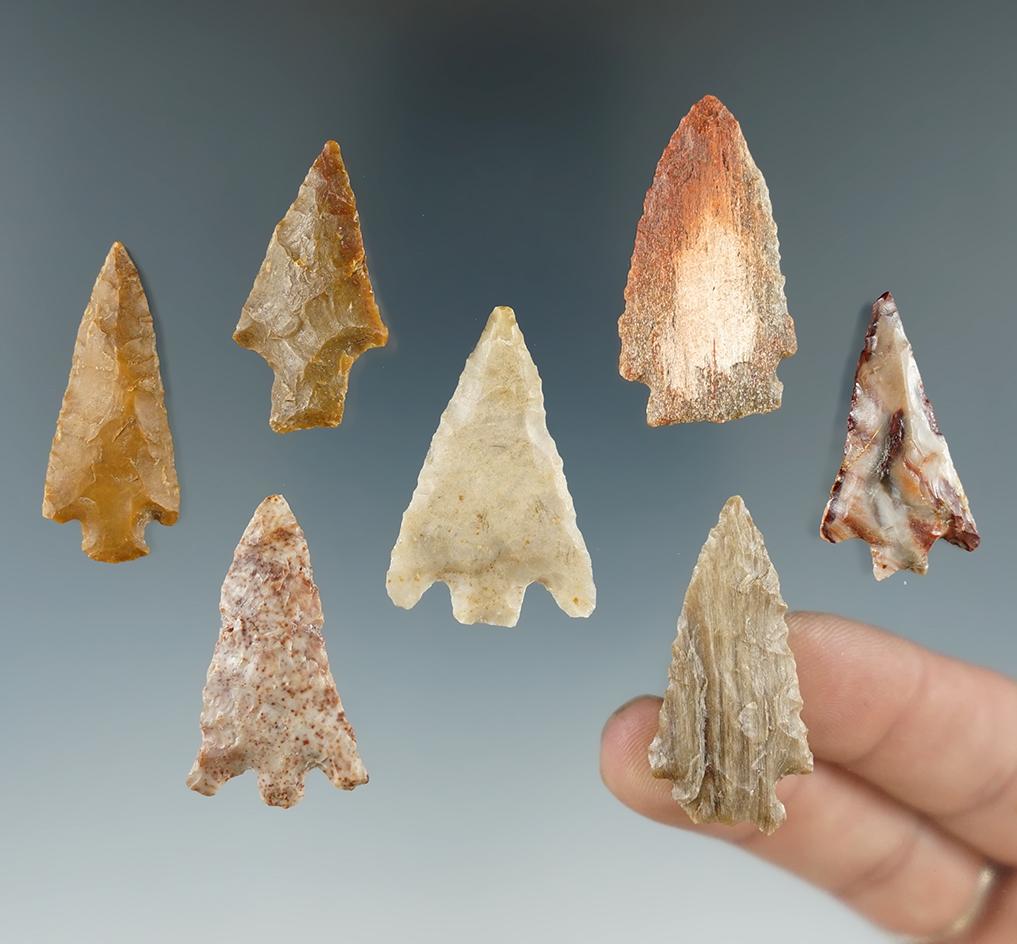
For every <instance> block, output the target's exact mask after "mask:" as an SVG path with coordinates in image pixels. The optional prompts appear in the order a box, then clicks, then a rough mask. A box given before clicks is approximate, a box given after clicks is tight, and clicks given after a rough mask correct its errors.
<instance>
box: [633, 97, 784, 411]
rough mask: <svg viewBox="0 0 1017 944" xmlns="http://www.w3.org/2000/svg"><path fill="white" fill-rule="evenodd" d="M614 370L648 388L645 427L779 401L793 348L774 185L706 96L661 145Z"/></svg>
mask: <svg viewBox="0 0 1017 944" xmlns="http://www.w3.org/2000/svg"><path fill="white" fill-rule="evenodd" d="M618 332H619V335H620V337H621V359H620V362H619V371H620V373H621V375H622V377H624V378H625V379H626V380H637V381H639V382H640V383H644V384H646V385H647V386H648V387H649V388H650V398H649V402H648V403H647V407H646V419H647V422H648V423H649V424H650V425H651V426H661V425H664V424H667V423H693V422H700V421H704V420H709V421H710V422H713V423H724V422H727V421H728V420H732V419H738V418H739V417H742V416H746V415H748V414H751V413H766V412H769V411H771V410H776V409H777V408H778V407H779V406H780V402H781V393H782V390H783V387H782V384H781V382H780V381H779V380H778V379H777V373H776V370H777V365H778V364H779V363H780V361H781V360H782V359H783V358H785V357H790V356H791V355H792V354H794V352H795V350H796V347H797V342H796V340H795V330H794V322H793V321H792V320H791V316H790V315H789V314H788V311H787V301H786V300H785V298H784V276H783V274H782V273H781V270H780V247H779V245H778V242H777V226H776V224H775V223H774V221H773V211H772V208H771V206H770V194H769V192H768V190H767V188H766V182H765V181H764V180H763V176H762V174H760V172H759V169H758V168H757V167H756V165H755V163H754V161H753V160H752V155H751V154H749V149H748V147H747V146H746V144H745V138H744V137H743V136H742V132H741V128H740V127H739V125H738V122H737V121H735V119H734V116H733V115H732V114H731V112H729V111H728V110H727V108H725V107H724V105H723V104H722V103H721V102H720V101H718V100H717V99H716V98H714V97H713V96H712V95H707V96H706V97H705V98H703V99H702V100H701V101H699V102H697V103H696V104H695V105H693V107H692V110H691V111H690V112H689V113H688V114H687V115H686V116H685V117H684V118H683V119H682V121H681V124H679V126H678V130H677V131H675V133H674V135H673V136H672V138H671V140H670V142H669V143H668V145H667V147H666V148H665V149H664V153H663V155H661V158H660V162H659V163H658V165H657V171H656V174H655V175H654V178H653V183H652V184H651V185H650V189H649V191H648V192H647V194H646V201H645V204H644V208H643V216H642V218H641V219H640V221H639V225H638V227H637V229H636V242H635V248H634V249H633V252H632V264H631V267H630V269H629V277H628V284H627V285H626V287H625V312H624V314H622V316H621V318H620V320H619V322H618Z"/></svg>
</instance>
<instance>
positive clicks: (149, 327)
mask: <svg viewBox="0 0 1017 944" xmlns="http://www.w3.org/2000/svg"><path fill="white" fill-rule="evenodd" d="M42 513H43V515H44V516H45V517H46V518H51V519H53V520H54V521H57V522H60V523H61V524H62V523H64V522H67V521H71V520H74V519H77V520H79V521H80V522H81V531H82V544H81V547H82V550H83V551H84V552H85V553H86V554H87V555H88V556H89V557H91V558H92V559H93V560H98V561H106V562H109V563H115V562H119V561H128V560H133V559H134V558H136V557H141V556H143V555H145V554H147V553H148V545H147V544H146V543H145V528H146V526H147V525H148V523H149V522H150V521H153V520H154V521H158V522H160V523H161V524H165V525H171V524H173V523H174V522H176V520H177V518H178V517H179V513H180V488H179V485H178V483H177V473H176V466H175V464H174V459H173V439H172V436H171V434H170V428H169V420H168V418H167V416H166V404H165V398H164V393H163V386H162V377H161V376H160V374H159V355H158V353H157V352H156V346H155V326H154V324H153V321H152V313H151V311H150V310H149V307H148V299H147V298H146V297H145V290H144V288H143V287H142V284H141V277H140V276H139V274H138V270H137V268H136V267H135V265H134V262H133V261H132V260H131V257H130V256H129V255H128V253H127V250H126V249H125V248H124V247H123V244H121V243H119V242H115V243H113V245H112V247H111V248H110V251H109V253H108V255H107V256H106V260H105V262H104V263H103V265H102V269H100V271H99V276H98V278H97V279H96V282H95V286H94V287H93V289H92V295H91V298H90V299H89V302H88V306H87V307H86V308H85V313H84V315H83V316H82V319H81V325H80V327H79V328H78V336H77V340H76V342H75V345H74V355H73V359H72V361H71V372H70V377H69V379H68V382H67V391H66V392H65V393H64V399H63V403H62V405H61V407H60V415H59V417H58V418H57V426H56V434H55V435H54V437H53V446H52V449H51V450H50V455H49V464H48V467H47V469H46V484H45V488H44V492H43V500H42Z"/></svg>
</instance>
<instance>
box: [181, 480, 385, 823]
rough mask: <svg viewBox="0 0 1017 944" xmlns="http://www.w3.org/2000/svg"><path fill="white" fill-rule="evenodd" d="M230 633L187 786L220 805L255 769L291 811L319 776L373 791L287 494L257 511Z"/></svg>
mask: <svg viewBox="0 0 1017 944" xmlns="http://www.w3.org/2000/svg"><path fill="white" fill-rule="evenodd" d="M219 610H220V612H221V613H222V631H221V632H220V634H219V641H218V642H217V643H216V646H215V653H214V655H213V656H212V664H211V665H210V666H209V669H208V678H207V680H206V682H205V691H204V706H203V708H202V712H201V735H202V739H201V750H200V751H199V753H198V757H197V759H196V760H195V762H194V767H193V768H192V769H191V773H190V776H188V778H187V785H188V786H189V787H190V788H191V789H192V790H196V791H197V792H198V793H203V794H205V796H212V795H213V794H214V793H215V792H216V791H217V790H218V789H219V787H221V786H222V785H223V784H224V783H225V782H226V781H227V780H229V779H230V778H231V777H236V776H237V775H238V774H242V773H243V772H244V771H245V770H247V769H248V768H253V769H254V770H256V771H257V772H258V787H259V789H260V791H261V796H262V799H263V800H264V801H265V802H266V803H267V804H268V805H269V806H282V807H289V806H293V804H295V803H296V802H297V801H298V800H300V798H301V797H302V796H303V795H304V775H305V774H306V773H307V771H309V770H310V769H311V768H312V767H318V768H320V769H321V770H323V771H324V772H325V775H326V776H327V777H328V779H329V780H331V781H332V783H333V784H334V785H335V786H337V787H340V788H342V789H343V790H352V789H353V788H354V787H356V786H359V785H360V784H362V783H367V772H366V771H365V770H364V765H363V763H362V762H361V760H360V754H359V752H358V750H357V739H356V735H355V734H354V733H353V728H352V727H351V726H350V723H349V721H347V720H346V713H345V712H344V711H343V705H342V701H340V699H339V693H338V692H337V691H336V687H335V681H334V680H333V678H332V673H331V671H330V670H329V665H328V655H327V654H326V652H325V640H324V638H323V636H322V633H321V629H322V626H323V625H324V623H325V618H324V616H323V615H322V612H321V600H320V598H319V596H318V588H317V587H316V586H315V585H314V575H313V573H312V572H311V557H310V553H309V551H308V549H307V541H306V540H305V539H304V532H303V531H302V530H301V529H300V525H299V524H297V519H296V518H294V516H293V512H292V511H290V506H289V505H288V504H287V503H286V499H285V498H283V497H282V495H271V496H269V497H268V498H266V499H265V500H264V501H263V502H262V503H261V504H260V505H259V506H258V509H257V511H255V512H254V517H253V518H252V519H251V523H250V524H249V525H248V526H247V530H246V531H244V534H243V537H242V538H241V539H240V543H239V544H238V545H237V549H236V553H235V554H234V556H233V564H232V566H231V567H230V569H229V572H228V573H227V574H226V580H225V581H224V583H223V585H222V596H221V598H220V602H219Z"/></svg>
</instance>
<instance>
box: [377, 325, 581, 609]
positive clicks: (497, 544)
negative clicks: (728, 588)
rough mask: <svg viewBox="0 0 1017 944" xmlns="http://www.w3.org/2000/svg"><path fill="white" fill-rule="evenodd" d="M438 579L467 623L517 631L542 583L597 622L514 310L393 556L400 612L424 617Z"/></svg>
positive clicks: (453, 421) (483, 342) (440, 434)
mask: <svg viewBox="0 0 1017 944" xmlns="http://www.w3.org/2000/svg"><path fill="white" fill-rule="evenodd" d="M436 580H440V581H442V582H444V583H445V584H447V585H448V588H449V591H450V593H451V595H452V613H453V615H454V616H455V618H456V619H457V620H459V622H460V623H490V624H492V625H495V626H515V624H516V622H517V621H518V619H519V611H520V609H521V607H522V604H523V595H524V594H525V592H526V588H527V586H529V584H531V583H533V582H534V581H538V582H540V583H542V584H544V586H545V587H547V589H548V590H549V591H550V592H551V595H552V596H553V597H554V599H555V602H557V604H558V606H560V607H561V608H562V609H563V610H564V611H565V612H566V613H568V615H569V616H589V615H590V613H592V612H593V607H594V605H595V602H596V588H595V587H594V585H593V571H592V567H591V564H590V555H589V553H587V550H586V544H585V542H584V541H583V536H582V534H580V532H579V528H578V526H577V525H576V511H575V508H574V506H573V504H572V496H571V495H570V494H569V490H568V484H567V483H566V481H565V474H564V471H563V466H562V460H561V456H560V455H558V450H557V448H556V447H555V444H554V440H553V439H552V438H551V435H550V433H548V431H547V419H546V416H545V413H544V395H543V392H542V390H541V383H540V376H539V375H538V373H537V367H536V365H535V364H534V363H533V359H532V358H531V357H530V352H529V351H528V350H527V349H526V343H525V341H524V340H523V335H522V332H521V331H520V330H519V326H518V325H517V324H516V318H515V314H514V313H513V311H512V309H511V308H495V309H494V311H492V312H491V317H490V319H489V320H488V322H487V327H486V328H484V333H483V334H482V335H481V337H480V341H479V342H478V343H477V347H476V349H475V350H474V351H473V353H472V354H471V355H470V356H469V358H468V359H467V361H466V367H465V369H464V370H463V373H462V376H461V377H460V378H459V385H458V386H457V387H456V390H455V393H454V394H453V395H452V399H451V400H450V401H449V404H448V406H447V407H446V408H445V412H444V413H443V414H442V416H441V422H440V423H439V424H438V430H437V432H436V433H435V434H434V438H433V439H432V440H431V448H430V449H429V450H428V453H427V458H426V459H425V460H424V465H423V468H422V469H421V470H420V477H419V478H418V480H417V487H416V489H415V491H414V492H413V498H412V499H411V500H410V504H409V507H408V508H407V509H406V513H405V514H404V515H403V521H402V527H401V528H400V530H399V538H398V540H397V541H396V544H395V547H394V548H393V549H392V563H391V566H390V567H389V571H388V579H387V586H388V595H389V596H390V597H391V598H392V602H393V603H395V604H396V605H397V606H401V607H404V608H406V609H409V608H411V607H413V606H415V605H416V603H417V601H418V600H419V599H420V597H421V596H422V595H423V593H424V591H425V590H427V588H428V587H430V586H431V584H433V583H434V582H435V581H436Z"/></svg>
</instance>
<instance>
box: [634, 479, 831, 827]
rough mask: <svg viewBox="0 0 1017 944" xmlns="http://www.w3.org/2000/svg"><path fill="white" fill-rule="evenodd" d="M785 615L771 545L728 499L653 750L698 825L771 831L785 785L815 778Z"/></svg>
mask: <svg viewBox="0 0 1017 944" xmlns="http://www.w3.org/2000/svg"><path fill="white" fill-rule="evenodd" d="M786 612H787V604H785V603H784V601H783V599H782V598H781V595H780V584H779V582H778V579H777V572H776V571H775V570H774V569H773V564H772V563H771V562H770V557H769V555H768V554H767V553H766V545H765V544H764V543H763V536H762V535H761V534H760V533H759V530H758V529H757V528H756V526H755V524H754V523H753V521H752V518H751V517H750V516H749V512H748V510H747V509H746V507H745V505H744V503H743V502H742V500H741V498H738V497H737V496H736V497H734V498H731V499H729V500H728V502H727V504H725V505H724V509H723V510H722V511H721V513H720V520H719V521H718V522H717V525H716V526H715V527H714V528H713V530H712V531H711V532H710V536H709V537H708V538H707V540H706V543H705V544H704V545H703V549H702V551H701V552H700V554H699V560H698V561H697V562H696V567H695V570H693V572H692V580H691V582H690V583H689V588H688V591H687V592H686V594H685V603H684V605H683V606H682V613H681V616H680V617H679V620H678V635H677V637H676V638H675V641H674V646H673V647H672V651H671V655H672V659H671V668H670V670H669V672H668V684H667V693H666V694H665V696H664V704H663V705H662V706H661V709H660V726H659V730H658V733H657V736H656V737H655V738H654V739H653V743H652V744H651V745H650V752H649V759H650V767H651V769H652V771H653V775H654V776H655V777H661V778H665V779H667V780H670V781H671V782H672V784H673V788H672V795H673V796H674V798H675V800H676V801H677V802H678V803H680V804H681V807H682V809H683V810H685V812H686V813H687V814H688V816H689V818H690V819H691V820H692V821H693V822H694V823H711V822H718V823H728V824H732V823H740V822H746V821H748V822H753V823H755V824H756V826H758V827H759V829H760V830H761V831H762V832H764V833H772V832H773V831H774V830H775V829H776V828H777V827H778V826H780V824H781V823H782V822H784V819H785V812H784V805H783V804H782V803H781V802H780V800H778V799H777V794H776V791H775V787H776V785H777V781H778V780H780V779H781V777H784V776H786V775H788V774H805V773H809V772H810V771H811V770H812V752H811V751H810V750H809V744H808V732H807V730H806V728H805V725H804V724H803V723H802V719H801V709H802V697H801V695H800V694H799V691H798V674H797V669H796V667H795V660H794V656H793V655H792V654H791V650H790V648H789V647H788V644H787V623H786V622H785V619H784V614H785V613H786Z"/></svg>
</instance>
